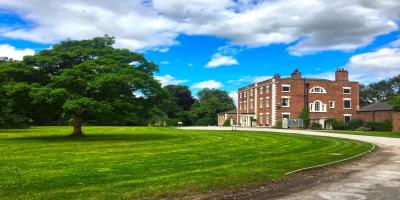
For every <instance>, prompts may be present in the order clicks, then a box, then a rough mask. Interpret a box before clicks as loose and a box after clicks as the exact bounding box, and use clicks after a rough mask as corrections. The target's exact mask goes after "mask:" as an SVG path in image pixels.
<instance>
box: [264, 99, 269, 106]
mask: <svg viewBox="0 0 400 200" xmlns="http://www.w3.org/2000/svg"><path fill="white" fill-rule="evenodd" d="M265 106H266V107H267V108H269V97H267V98H266V99H265Z"/></svg>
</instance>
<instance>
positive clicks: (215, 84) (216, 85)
mask: <svg viewBox="0 0 400 200" xmlns="http://www.w3.org/2000/svg"><path fill="white" fill-rule="evenodd" d="M222 86H223V85H222V83H220V82H218V81H215V80H208V81H203V82H199V83H196V84H194V85H192V88H196V89H204V88H210V89H218V88H221V87H222Z"/></svg>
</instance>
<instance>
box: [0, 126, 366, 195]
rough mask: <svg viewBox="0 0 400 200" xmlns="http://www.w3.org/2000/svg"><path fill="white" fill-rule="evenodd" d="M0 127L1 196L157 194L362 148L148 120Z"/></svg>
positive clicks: (194, 190)
mask: <svg viewBox="0 0 400 200" xmlns="http://www.w3.org/2000/svg"><path fill="white" fill-rule="evenodd" d="M71 131H72V129H71V128H70V127H33V128H30V129H20V130H5V129H2V130H0V198H2V199H137V198H150V199H159V198H163V197H167V198H171V197H182V196H186V195H196V194H204V193H209V192H213V191H218V190H221V189H224V190H225V189H235V188H236V187H240V186H241V185H243V184H247V185H249V184H250V185H251V184H259V183H262V182H265V181H268V180H276V179H281V178H284V177H285V175H284V174H285V173H287V172H289V171H292V170H296V169H299V168H303V167H309V166H313V165H317V164H321V163H326V162H331V161H336V160H339V159H343V158H347V157H350V156H354V155H357V154H359V153H362V152H365V151H367V150H368V149H370V148H371V147H372V145H371V144H367V143H363V142H358V141H352V140H346V139H334V138H323V137H311V136H304V135H296V134H279V133H268V132H245V131H192V130H178V129H173V128H148V127H85V128H84V132H85V134H86V137H84V138H80V139H73V138H68V137H67V135H68V134H69V133H70V132H71Z"/></svg>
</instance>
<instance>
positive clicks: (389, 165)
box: [182, 127, 400, 200]
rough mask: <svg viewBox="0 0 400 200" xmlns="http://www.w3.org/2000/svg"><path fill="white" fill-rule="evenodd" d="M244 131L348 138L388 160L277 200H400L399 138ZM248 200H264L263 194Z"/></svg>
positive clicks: (305, 131)
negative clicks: (373, 146)
mask: <svg viewBox="0 0 400 200" xmlns="http://www.w3.org/2000/svg"><path fill="white" fill-rule="evenodd" d="M182 129H201V130H231V128H230V127H182ZM238 130H246V131H273V132H284V133H296V134H305V135H315V136H324V137H338V138H348V139H353V140H360V141H365V142H370V143H374V144H376V145H378V146H379V147H380V150H381V151H383V152H384V153H385V154H384V155H385V156H387V158H385V159H383V161H382V162H380V163H375V164H373V165H366V166H365V167H363V168H362V169H360V171H359V172H355V173H352V174H350V175H349V176H347V177H345V178H342V179H339V180H335V181H334V182H326V183H321V184H315V185H314V186H311V187H310V188H308V189H305V190H302V191H300V192H294V193H290V194H287V195H284V196H283V197H280V198H278V199H284V200H295V199H296V200H297V199H299V200H300V199H301V200H317V199H324V200H325V199H326V200H342V199H344V200H347V199H349V200H350V199H351V200H372V199H373V200H375V199H382V200H400V138H386V137H374V136H360V135H346V134H335V133H322V132H316V131H308V130H288V129H270V128H238ZM251 199H265V198H262V194H260V195H255V196H254V197H253V198H251Z"/></svg>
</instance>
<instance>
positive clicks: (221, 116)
mask: <svg viewBox="0 0 400 200" xmlns="http://www.w3.org/2000/svg"><path fill="white" fill-rule="evenodd" d="M236 116H237V110H229V111H225V112H220V113H218V126H223V125H224V122H225V121H226V120H229V122H230V123H229V125H230V126H231V125H234V124H235V120H236Z"/></svg>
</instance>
